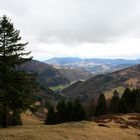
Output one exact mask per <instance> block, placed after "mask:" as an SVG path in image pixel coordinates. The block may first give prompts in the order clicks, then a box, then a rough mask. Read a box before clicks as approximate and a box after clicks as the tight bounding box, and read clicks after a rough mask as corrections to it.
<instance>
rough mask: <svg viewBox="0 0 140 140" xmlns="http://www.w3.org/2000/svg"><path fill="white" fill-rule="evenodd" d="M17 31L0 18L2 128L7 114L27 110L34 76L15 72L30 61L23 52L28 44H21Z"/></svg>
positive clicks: (6, 19) (4, 17)
mask: <svg viewBox="0 0 140 140" xmlns="http://www.w3.org/2000/svg"><path fill="white" fill-rule="evenodd" d="M19 33H20V32H19V31H18V30H16V29H15V28H14V25H13V24H12V23H11V20H10V19H9V18H8V17H7V16H3V17H1V18H0V107H1V114H2V115H1V116H2V117H1V118H2V120H1V121H2V127H6V125H7V124H6V119H7V115H8V114H9V112H14V111H15V108H16V111H17V110H18V112H21V111H22V110H25V109H27V108H28V107H29V106H30V104H31V103H32V100H31V98H30V97H32V95H31V94H32V89H33V87H32V85H33V81H34V75H32V74H27V73H25V72H19V71H17V66H18V65H20V64H23V63H25V62H27V61H30V60H31V59H32V58H31V57H29V58H27V56H28V55H29V54H30V52H27V53H26V52H25V46H26V45H27V44H28V43H21V37H20V35H19Z"/></svg>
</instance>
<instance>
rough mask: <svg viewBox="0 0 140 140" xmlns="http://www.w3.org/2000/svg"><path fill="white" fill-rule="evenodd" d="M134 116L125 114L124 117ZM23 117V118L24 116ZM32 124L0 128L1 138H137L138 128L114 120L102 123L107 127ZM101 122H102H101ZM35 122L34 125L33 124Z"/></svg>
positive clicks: (22, 139)
mask: <svg viewBox="0 0 140 140" xmlns="http://www.w3.org/2000/svg"><path fill="white" fill-rule="evenodd" d="M129 117H131V118H132V117H135V116H134V115H129V116H128V115H127V116H126V115H125V116H123V118H124V119H126V120H127V119H128V118H129ZM24 119H25V118H24ZM39 123H40V122H36V123H34V124H32V125H27V124H26V125H24V126H21V127H10V128H7V129H0V139H1V140H66V139H68V140H126V139H127V140H138V139H140V129H139V128H134V127H131V126H129V128H126V129H124V128H120V125H122V124H117V123H115V122H114V121H111V122H108V123H104V124H105V125H107V126H108V127H101V126H98V124H99V123H95V122H93V121H92V122H87V121H83V122H78V123H64V124H59V125H51V126H49V125H40V124H39ZM102 123H103V122H102ZM35 124H36V125H35Z"/></svg>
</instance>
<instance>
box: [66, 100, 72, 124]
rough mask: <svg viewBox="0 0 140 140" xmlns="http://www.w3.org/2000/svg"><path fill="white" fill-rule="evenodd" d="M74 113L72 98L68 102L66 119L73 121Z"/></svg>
mask: <svg viewBox="0 0 140 140" xmlns="http://www.w3.org/2000/svg"><path fill="white" fill-rule="evenodd" d="M72 115H73V103H72V101H71V99H70V100H68V101H67V103H66V121H68V122H69V121H72Z"/></svg>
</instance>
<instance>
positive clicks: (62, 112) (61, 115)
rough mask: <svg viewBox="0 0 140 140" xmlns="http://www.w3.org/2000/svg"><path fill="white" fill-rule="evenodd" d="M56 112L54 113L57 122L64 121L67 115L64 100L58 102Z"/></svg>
mask: <svg viewBox="0 0 140 140" xmlns="http://www.w3.org/2000/svg"><path fill="white" fill-rule="evenodd" d="M56 109H57V113H56V116H57V117H56V120H57V123H63V122H65V121H66V117H67V114H66V113H67V110H66V103H65V101H64V100H62V101H60V102H58V104H57V106H56Z"/></svg>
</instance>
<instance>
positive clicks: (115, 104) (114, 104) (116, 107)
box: [109, 90, 120, 113]
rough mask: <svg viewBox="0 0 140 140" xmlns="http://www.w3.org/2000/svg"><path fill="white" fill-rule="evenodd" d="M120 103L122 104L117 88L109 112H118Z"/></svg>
mask: <svg viewBox="0 0 140 140" xmlns="http://www.w3.org/2000/svg"><path fill="white" fill-rule="evenodd" d="M119 104H120V97H119V93H118V92H117V91H116V90H115V91H114V93H113V96H112V98H111V100H110V103H109V113H118V112H119Z"/></svg>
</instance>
